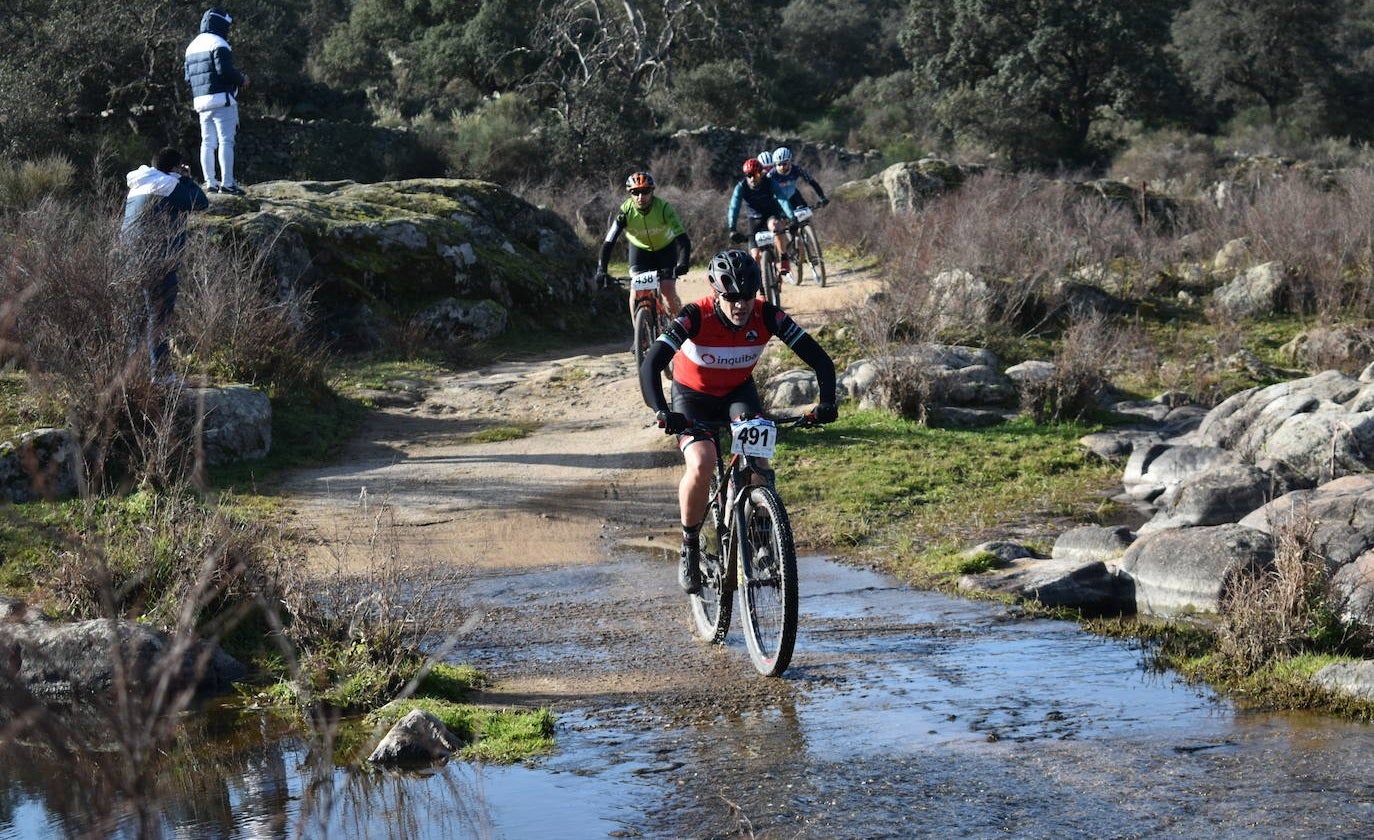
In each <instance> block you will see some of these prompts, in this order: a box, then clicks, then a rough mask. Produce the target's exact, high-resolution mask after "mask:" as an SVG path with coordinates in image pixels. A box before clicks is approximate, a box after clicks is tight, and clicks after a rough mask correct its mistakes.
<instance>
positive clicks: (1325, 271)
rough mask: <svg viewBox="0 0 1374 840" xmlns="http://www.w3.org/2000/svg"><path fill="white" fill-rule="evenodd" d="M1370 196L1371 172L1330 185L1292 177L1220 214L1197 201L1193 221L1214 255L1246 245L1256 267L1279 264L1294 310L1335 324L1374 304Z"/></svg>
mask: <svg viewBox="0 0 1374 840" xmlns="http://www.w3.org/2000/svg"><path fill="white" fill-rule="evenodd" d="M1372 192H1374V174H1371V173H1370V172H1368V171H1367V170H1363V169H1361V170H1354V171H1348V172H1343V173H1341V174H1340V175H1339V176H1338V177H1337V178H1336V179H1335V180H1334V181H1332V182H1317V181H1316V180H1315V179H1314V178H1309V177H1306V176H1305V175H1304V173H1302V172H1293V171H1290V172H1285V173H1283V174H1282V175H1278V176H1273V177H1269V178H1266V179H1263V180H1259V181H1256V182H1255V183H1253V184H1250V185H1248V186H1247V187H1246V188H1244V189H1241V190H1237V191H1236V192H1234V193H1233V194H1232V197H1231V199H1230V200H1229V201H1228V202H1227V203H1226V204H1225V205H1224V206H1222V207H1217V206H1216V205H1214V204H1210V203H1206V202H1200V203H1199V204H1198V205H1197V207H1195V208H1194V211H1193V214H1192V219H1191V222H1192V224H1193V225H1194V227H1195V229H1196V231H1197V239H1198V242H1200V243H1202V244H1201V247H1202V248H1204V249H1211V250H1210V252H1215V249H1216V248H1219V247H1220V246H1221V244H1222V243H1225V242H1227V241H1229V240H1231V239H1237V238H1241V237H1244V238H1247V239H1248V240H1249V242H1250V247H1251V250H1252V252H1253V254H1254V257H1255V261H1256V262H1267V261H1270V260H1278V261H1280V262H1282V263H1283V265H1284V267H1285V269H1286V270H1287V271H1288V274H1289V276H1290V277H1291V278H1292V288H1291V290H1290V293H1289V295H1288V300H1287V304H1288V306H1289V308H1291V309H1293V310H1294V311H1310V312H1314V313H1315V314H1316V315H1317V316H1318V317H1319V318H1321V319H1325V320H1334V319H1337V318H1339V317H1340V316H1341V315H1342V314H1343V313H1346V312H1349V311H1363V310H1366V309H1368V307H1369V306H1371V305H1374V195H1371V193H1372ZM1207 252H1208V251H1204V253H1207Z"/></svg>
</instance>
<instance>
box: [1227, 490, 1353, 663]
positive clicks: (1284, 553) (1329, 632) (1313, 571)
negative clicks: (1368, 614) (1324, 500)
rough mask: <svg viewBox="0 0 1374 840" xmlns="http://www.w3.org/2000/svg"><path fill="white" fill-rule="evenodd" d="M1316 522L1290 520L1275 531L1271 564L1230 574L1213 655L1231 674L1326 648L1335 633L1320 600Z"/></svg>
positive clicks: (1322, 578)
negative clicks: (1232, 670) (1322, 644)
mask: <svg viewBox="0 0 1374 840" xmlns="http://www.w3.org/2000/svg"><path fill="white" fill-rule="evenodd" d="M1315 530H1316V522H1315V520H1314V519H1312V518H1311V517H1307V516H1292V517H1288V518H1287V519H1285V520H1284V521H1283V522H1282V523H1278V524H1277V526H1276V528H1275V532H1274V533H1275V539H1276V545H1275V550H1274V562H1273V563H1272V564H1271V565H1269V566H1267V567H1264V568H1261V569H1245V570H1241V571H1239V572H1237V573H1236V575H1235V576H1234V577H1233V578H1232V579H1231V580H1230V581H1229V582H1228V585H1227V588H1226V590H1225V591H1224V592H1223V593H1222V599H1221V613H1222V623H1221V627H1220V630H1219V633H1218V645H1219V651H1220V653H1221V655H1222V657H1223V658H1224V659H1225V660H1226V661H1227V662H1229V663H1230V664H1231V665H1232V666H1233V667H1234V668H1235V669H1236V670H1237V672H1239V673H1241V674H1250V673H1253V672H1255V671H1256V670H1258V669H1259V668H1261V667H1263V666H1264V665H1266V664H1268V663H1270V662H1273V661H1274V660H1276V659H1281V658H1286V657H1288V656H1291V655H1293V654H1296V653H1300V652H1303V651H1305V650H1309V649H1312V648H1315V647H1317V646H1318V645H1317V643H1318V642H1319V641H1320V642H1326V643H1329V642H1330V641H1331V640H1332V636H1333V631H1334V633H1336V634H1339V633H1340V630H1339V627H1338V625H1337V621H1336V619H1335V616H1334V614H1333V612H1332V610H1331V608H1330V605H1329V604H1328V603H1327V600H1326V591H1327V583H1328V580H1329V578H1330V572H1329V571H1328V569H1327V566H1326V562H1325V560H1324V559H1323V558H1322V557H1321V556H1320V555H1319V554H1317V552H1316V549H1315V546H1314V544H1313V535H1314V533H1315Z"/></svg>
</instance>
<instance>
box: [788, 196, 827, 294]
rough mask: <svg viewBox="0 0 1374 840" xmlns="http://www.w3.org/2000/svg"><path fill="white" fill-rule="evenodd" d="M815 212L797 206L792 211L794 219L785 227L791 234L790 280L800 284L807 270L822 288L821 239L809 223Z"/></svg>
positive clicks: (822, 258) (823, 261)
mask: <svg viewBox="0 0 1374 840" xmlns="http://www.w3.org/2000/svg"><path fill="white" fill-rule="evenodd" d="M815 212H816V211H815V210H813V209H812V208H810V207H798V208H797V209H796V210H795V211H794V213H793V216H794V219H795V221H793V222H792V224H791V226H789V227H788V229H787V230H788V233H790V234H791V235H792V255H791V259H792V282H793V283H794V284H795V285H798V286H800V285H801V281H802V277H803V276H804V275H805V273H806V271H808V270H809V271H810V272H811V278H812V279H813V280H815V281H816V285H817V286H820V287H821V288H822V289H824V288H825V257H824V256H823V255H822V254H821V240H820V239H819V238H818V237H817V236H816V229H815V227H813V226H812V224H811V217H812V216H813V215H815Z"/></svg>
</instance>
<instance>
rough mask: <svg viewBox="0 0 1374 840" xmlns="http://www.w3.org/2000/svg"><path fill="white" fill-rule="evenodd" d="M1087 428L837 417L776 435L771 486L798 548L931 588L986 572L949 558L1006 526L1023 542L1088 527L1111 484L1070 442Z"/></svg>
mask: <svg viewBox="0 0 1374 840" xmlns="http://www.w3.org/2000/svg"><path fill="white" fill-rule="evenodd" d="M1096 428H1097V427H1088V426H1084V425H1078V424H1064V425H1053V426H1039V425H1035V424H1033V423H1031V422H1029V421H1026V420H1017V421H1015V422H1013V423H1009V424H1006V425H1003V426H997V427H993V428H985V429H933V428H927V427H924V426H921V425H920V424H918V423H915V422H912V421H907V420H902V419H900V418H896V417H893V416H891V415H888V414H885V413H882V412H878V411H858V412H854V413H848V412H846V413H845V414H844V415H843V416H842V417H841V418H840V420H839V422H837V423H833V424H831V425H829V426H827V427H826V428H825V429H823V430H813V431H807V432H798V433H793V434H789V435H784V437H783V445H782V446H781V447H780V449H779V457H778V462H777V468H778V483H779V486H780V487H781V488H782V493H783V498H784V500H785V501H786V502H787V505H788V510H789V512H790V513H791V516H792V522H793V527H794V529H795V530H796V532H797V534H798V536H799V538H800V539H801V540H802V541H803V542H806V543H812V544H817V545H825V546H832V547H843V548H847V549H850V550H851V551H852V550H855V549H857V550H858V551H859V552H860V553H861V554H863V555H865V557H866V559H868V560H872V561H877V562H880V563H881V564H882V565H885V566H888V567H889V568H891V569H893V570H894V571H898V572H902V573H903V574H905V575H906V576H907V577H908V578H909V579H920V580H922V581H927V582H930V581H935V582H938V581H939V580H941V579H946V578H949V577H951V576H954V575H958V574H964V573H966V571H967V570H969V569H974V568H977V567H979V566H981V565H985V564H986V562H987V561H986V560H985V561H983V562H982V563H980V562H979V561H978V560H977V558H974V559H972V560H970V559H969V558H962V557H961V558H958V559H957V560H956V559H952V557H953V555H955V554H957V553H959V552H962V551H964V550H966V549H967V548H969V547H970V546H971V544H973V543H976V542H982V541H983V540H986V539H991V538H994V537H998V536H1002V535H1003V534H1004V532H1005V530H1006V529H1007V528H1008V527H1012V526H1014V527H1015V528H1016V530H1017V532H1018V533H1020V534H1023V535H1024V534H1025V533H1026V532H1027V531H1031V532H1034V530H1035V528H1036V526H1037V524H1039V525H1040V526H1041V527H1042V530H1043V531H1044V532H1045V533H1046V534H1048V533H1050V532H1052V531H1053V532H1057V531H1059V530H1062V529H1063V525H1064V522H1065V520H1076V521H1085V522H1087V521H1094V520H1095V519H1096V518H1097V517H1098V516H1099V515H1100V514H1101V512H1102V510H1103V507H1104V502H1103V492H1104V491H1105V490H1106V489H1108V488H1110V487H1111V486H1112V485H1113V482H1115V481H1116V480H1118V479H1119V477H1120V467H1119V466H1112V465H1108V464H1104V463H1101V462H1098V461H1096V460H1094V459H1091V458H1090V456H1088V455H1087V454H1086V453H1085V452H1084V450H1083V448H1082V447H1081V446H1080V445H1079V444H1078V438H1080V437H1081V436H1083V435H1084V434H1086V433H1088V432H1090V431H1094V430H1096ZM1051 524H1053V525H1054V527H1053V528H1051V527H1049V526H1050V525H1051Z"/></svg>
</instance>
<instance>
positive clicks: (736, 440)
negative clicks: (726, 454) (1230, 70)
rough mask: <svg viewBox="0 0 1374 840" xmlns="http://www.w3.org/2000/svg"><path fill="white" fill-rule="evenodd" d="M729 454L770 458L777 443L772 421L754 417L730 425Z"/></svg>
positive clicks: (776, 430)
mask: <svg viewBox="0 0 1374 840" xmlns="http://www.w3.org/2000/svg"><path fill="white" fill-rule="evenodd" d="M730 436H731V438H732V441H731V444H730V452H731V453H733V454H736V455H749V456H752V457H755V458H772V457H773V446H774V444H776V443H777V441H778V427H777V426H775V425H773V421H772V420H767V419H765V418H763V417H755V418H753V419H751V420H741V421H739V422H737V423H731V424H730Z"/></svg>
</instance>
